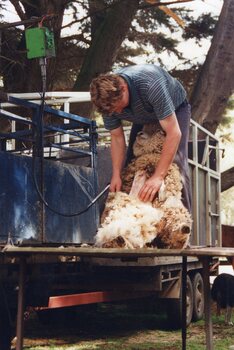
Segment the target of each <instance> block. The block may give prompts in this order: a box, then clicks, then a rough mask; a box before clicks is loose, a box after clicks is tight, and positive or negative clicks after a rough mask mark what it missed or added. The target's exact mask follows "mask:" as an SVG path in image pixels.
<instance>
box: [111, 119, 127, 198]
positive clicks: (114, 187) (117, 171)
mask: <svg viewBox="0 0 234 350" xmlns="http://www.w3.org/2000/svg"><path fill="white" fill-rule="evenodd" d="M125 151H126V142H125V137H124V132H123V127H122V126H120V127H119V128H117V129H114V130H111V158H112V178H111V183H110V191H111V192H117V191H120V190H121V186H122V180H121V171H122V168H123V164H124V160H125Z"/></svg>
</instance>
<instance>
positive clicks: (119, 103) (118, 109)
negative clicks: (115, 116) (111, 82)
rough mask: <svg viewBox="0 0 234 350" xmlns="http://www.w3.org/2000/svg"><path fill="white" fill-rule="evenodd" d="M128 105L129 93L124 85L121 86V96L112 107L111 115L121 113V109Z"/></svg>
mask: <svg viewBox="0 0 234 350" xmlns="http://www.w3.org/2000/svg"><path fill="white" fill-rule="evenodd" d="M128 105H129V91H128V86H127V84H126V83H124V84H123V95H122V97H121V99H120V100H119V101H117V102H116V103H115V104H114V106H113V110H112V113H122V112H123V109H124V108H126V107H127V106H128Z"/></svg>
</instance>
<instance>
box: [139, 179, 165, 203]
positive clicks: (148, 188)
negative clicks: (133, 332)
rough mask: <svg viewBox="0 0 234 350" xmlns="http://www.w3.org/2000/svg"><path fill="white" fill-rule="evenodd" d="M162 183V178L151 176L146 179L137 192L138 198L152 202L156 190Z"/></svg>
mask: <svg viewBox="0 0 234 350" xmlns="http://www.w3.org/2000/svg"><path fill="white" fill-rule="evenodd" d="M162 183H163V179H161V178H158V177H155V176H151V177H150V178H149V179H148V180H146V182H145V183H144V185H143V186H142V188H141V189H140V191H139V194H138V197H139V199H140V200H141V201H143V202H148V201H150V202H152V201H153V200H154V198H155V196H156V194H157V192H158V191H159V189H160V187H161V185H162Z"/></svg>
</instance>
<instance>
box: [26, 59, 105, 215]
mask: <svg viewBox="0 0 234 350" xmlns="http://www.w3.org/2000/svg"><path fill="white" fill-rule="evenodd" d="M40 66H41V76H42V94H41V106H40V113H39V118H38V119H39V120H40V136H41V146H42V150H41V152H40V157H39V159H40V163H41V175H42V176H41V180H42V181H43V172H44V144H43V131H44V123H43V114H44V107H45V92H46V59H45V58H42V59H40ZM32 158H33V161H32V173H33V182H34V185H35V188H36V191H37V194H38V196H39V199H40V200H41V202H42V203H43V204H44V205H45V206H46V207H47V208H48V209H50V210H51V211H52V212H53V213H55V214H58V215H60V216H65V217H74V216H79V215H81V214H83V213H85V212H86V211H88V210H89V208H90V207H92V205H94V204H95V203H96V202H97V201H98V200H99V198H100V197H102V196H103V195H104V193H105V192H106V191H107V190H108V189H109V187H110V184H108V185H107V186H106V187H105V188H104V189H103V190H102V191H101V192H100V193H99V194H98V195H97V196H96V197H95V198H94V199H93V200H92V201H91V202H90V203H89V204H88V206H87V207H86V208H84V209H82V210H80V211H79V212H76V213H71V214H67V213H62V212H60V211H58V210H56V209H54V208H52V207H51V206H50V205H49V204H48V203H47V201H46V200H45V197H44V194H43V193H42V192H41V190H40V188H39V185H38V182H37V178H36V161H35V158H36V157H35V155H33V157H32Z"/></svg>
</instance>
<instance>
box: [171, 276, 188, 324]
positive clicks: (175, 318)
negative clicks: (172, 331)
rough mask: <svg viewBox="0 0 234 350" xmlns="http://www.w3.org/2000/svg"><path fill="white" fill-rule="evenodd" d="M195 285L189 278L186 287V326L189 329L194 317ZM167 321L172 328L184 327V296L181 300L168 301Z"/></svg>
mask: <svg viewBox="0 0 234 350" xmlns="http://www.w3.org/2000/svg"><path fill="white" fill-rule="evenodd" d="M193 304H194V301H193V285H192V282H191V279H190V277H189V276H187V285H186V326H187V327H188V326H189V325H190V323H191V321H192V316H193ZM167 320H168V322H169V324H170V326H171V327H173V328H180V327H181V326H182V295H181V293H180V298H179V299H168V302H167Z"/></svg>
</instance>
